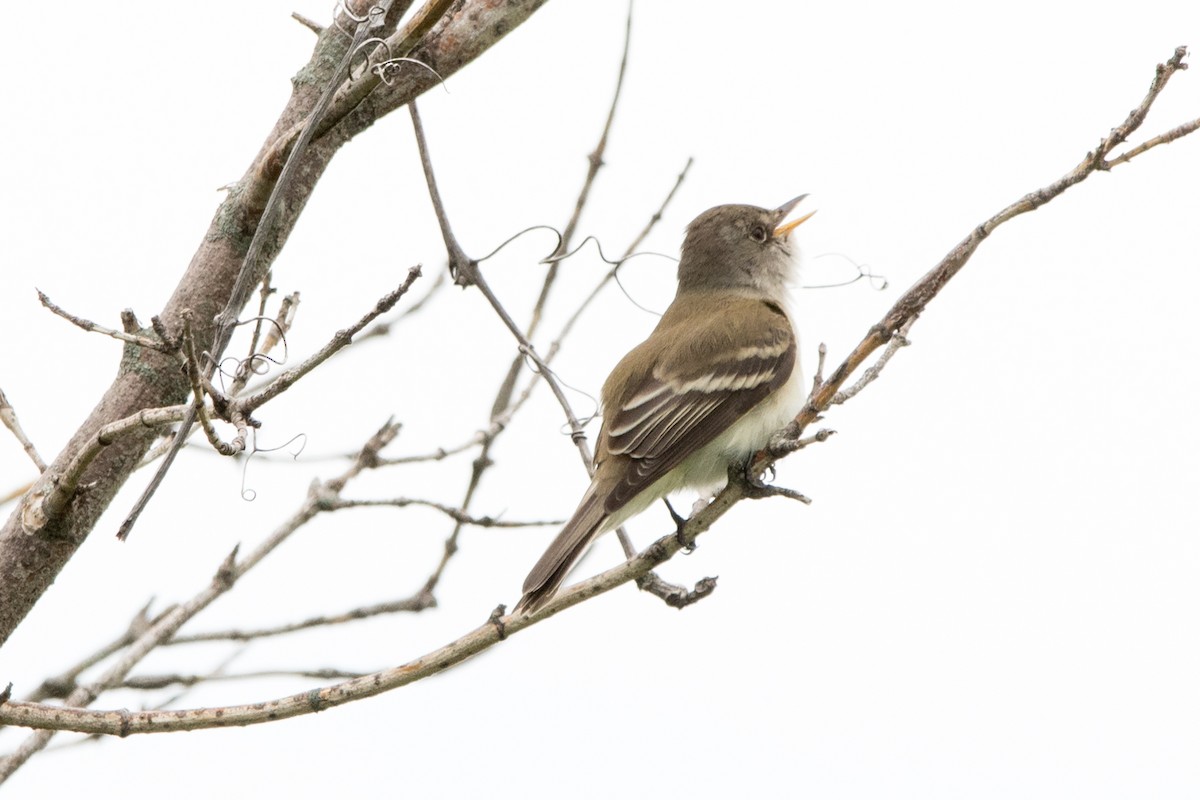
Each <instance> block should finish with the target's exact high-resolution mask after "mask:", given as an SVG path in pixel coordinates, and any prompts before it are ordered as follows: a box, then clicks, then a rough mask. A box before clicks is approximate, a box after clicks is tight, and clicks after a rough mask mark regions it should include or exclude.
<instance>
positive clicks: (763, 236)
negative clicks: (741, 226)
mask: <svg viewBox="0 0 1200 800" xmlns="http://www.w3.org/2000/svg"><path fill="white" fill-rule="evenodd" d="M750 238H751V239H753V240H754V241H756V242H759V243H760V244H761V243H762V242H765V241H766V240H767V229H766V227H764V226H762V225H755V226H754V227H753V228H751V229H750Z"/></svg>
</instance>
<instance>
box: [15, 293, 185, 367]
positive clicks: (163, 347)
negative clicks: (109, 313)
mask: <svg viewBox="0 0 1200 800" xmlns="http://www.w3.org/2000/svg"><path fill="white" fill-rule="evenodd" d="M38 300H40V301H41V303H42V305H43V306H45V307H46V308H48V309H49V310H50V311H52V312H54V313H55V314H57V315H58V316H60V317H62V318H63V319H65V320H66V321H67V322H70V323H71V324H72V325H75V326H76V327H78V328H82V329H83V330H85V331H88V332H89V333H99V334H102V335H104V336H110V337H112V338H113V339H116V340H117V341H121V342H125V343H126V344H135V345H137V346H138V347H148V348H150V349H151V350H157V351H159V352H160V353H172V352H174V351H175V349H176V348H174V347H172V346H171V344H170V343H168V342H166V341H162V340H159V339H153V338H151V337H149V336H140V335H138V334H133V333H126V332H125V331H117V330H113V329H112V328H106V327H104V326H103V325H97V324H96V323H95V322H92V321H91V320H89V319H84V318H83V317H77V316H75V315H74V314H72V313H70V312H69V311H66V310H64V309H63V308H61V307H59V306H57V305H55V304H54V303H52V302H51V301H50V298H49V297H47V296H46V293H45V292H43V291H42V290H40V289H39V290H38Z"/></svg>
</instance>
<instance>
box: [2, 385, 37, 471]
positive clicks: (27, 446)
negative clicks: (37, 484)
mask: <svg viewBox="0 0 1200 800" xmlns="http://www.w3.org/2000/svg"><path fill="white" fill-rule="evenodd" d="M0 422H3V423H4V427H6V428H8V429H9V430H10V431H11V432H12V435H13V436H15V437H16V438H17V442H19V443H20V445H21V447H22V448H23V449H24V450H25V454H26V455H28V456H29V458H30V460H32V461H33V464H34V466H36V467H37V468H38V472H45V471H46V462H45V461H43V460H42V457H41V455H40V454H38V451H37V448H36V447H34V446H33V442H31V441H29V437H28V436H26V435H25V429H24V428H22V427H21V422H20V420H18V419H17V410H16V409H15V408H13V407H12V403H10V402H9V401H8V396H7V395H5V394H4V390H3V389H0Z"/></svg>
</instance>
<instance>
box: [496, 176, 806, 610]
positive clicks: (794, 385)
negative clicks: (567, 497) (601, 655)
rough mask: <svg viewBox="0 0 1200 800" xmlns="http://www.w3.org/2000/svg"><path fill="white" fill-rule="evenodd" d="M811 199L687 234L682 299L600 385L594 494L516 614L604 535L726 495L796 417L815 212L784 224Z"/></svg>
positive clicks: (730, 208) (738, 215)
mask: <svg viewBox="0 0 1200 800" xmlns="http://www.w3.org/2000/svg"><path fill="white" fill-rule="evenodd" d="M805 197H807V195H801V196H800V197H797V198H795V199H794V200H790V201H788V202H787V203H784V204H783V205H782V206H780V207H779V208H776V209H774V210H768V209H765V208H757V207H755V206H745V205H727V206H717V207H716V208H710V209H709V210H708V211H705V212H704V213H703V214H701V215H700V216H698V217H696V219H695V220H693V221H692V223H691V224H690V225H688V227H687V234H686V235H685V237H684V240H683V250H682V253H681V255H680V259H679V274H678V281H679V286H678V288H677V290H676V293H675V299H674V300H673V301H672V302H671V305H670V306H669V307H668V308H667V310H666V313H664V314H663V316H662V319H661V320H660V321H659V323H658V326H657V327H656V328H655V329H654V331H653V332H652V333H651V334H650V338H648V339H646V341H644V342H642V343H641V344H639V345H638V346H637V347H635V348H634V349H633V350H632V351H630V352H629V354H628V355H626V356H625V357H624V358H623V359H621V361H620V363H618V364H617V366H616V368H615V369H613V371H612V374H611V375H609V376H608V380H607V381H605V382H604V388H603V390H602V391H601V394H600V406H601V413H602V420H603V421H602V424H601V428H600V434H599V436H598V438H597V441H596V454H595V459H594V461H595V467H596V469H595V475H594V476H593V478H592V483H591V485H590V486H589V487H588V489H587V491H586V492H584V495H583V499H582V500H580V501H579V507H578V508H577V509H576V510H575V513H574V514H573V515H572V516H571V518H570V520H568V521H567V524H566V525H565V526H564V527H563V529H562V531H561V532H560V533H559V534H558V536H557V537H556V538H555V539H554V541H553V542H552V543H551V544H550V547H549V548H548V549H547V550H546V552H545V554H543V555H542V557H541V559H539V560H538V562H537V564H536V565H534V567H533V570H532V571H531V572H530V573H529V577H527V578H526V579H525V585H524V590H523V591H524V596H522V597H521V600H520V602H519V603H518V604H517V607H516V612H517V613H522V612H524V613H532V612H534V611H536V610H538V609H539V608H541V607H542V606H543V605H545V604H546V602H548V601H549V600H550V598H552V597H553V596H554V594H555V592H557V591H558V587H559V586H560V585H561V584H562V582H563V580H564V579H565V578H566V576H567V573H568V572H569V571H570V569H571V567H572V566H573V565H574V564H575V562H576V561H577V560H579V558H580V556H582V555H583V553H584V551H585V550H586V549H587V546H588V544H589V543H591V541H592V540H593V539H594V538H595V537H596V536H597V535H599V534H601V533H603V532H605V531H609V530H612V529H613V528H616V527H617V526H619V525H621V524H622V523H623V522H625V520H627V519H629V518H630V517H632V516H634V515H635V514H639V513H641V512H642V511H644V510H645V509H646V507H647V506H649V505H650V504H651V503H653V502H654V501H655V500H658V499H659V498H662V497H665V496H666V495H668V494H671V493H672V492H676V491H678V490H680V489H684V488H689V487H694V488H705V489H711V488H714V487H717V486H720V485H721V484H722V483H723V482H724V480H725V478H726V476H727V471H728V467H729V465H731V464H735V463H739V462H745V461H746V460H747V459H748V458H749V457H751V456H752V455H753V454H754V453H755V452H757V451H758V450H760V449H762V448H763V446H765V445H766V443H767V440H768V439H769V438H770V436H771V434H772V433H774V432H775V431H777V430H779V429H780V428H782V427H783V426H784V425H786V424H787V423H788V422H789V421H790V420H791V419H792V417H793V416H794V415H795V414H796V413H797V412H799V410H800V408H801V406H802V405H803V404H804V399H805V387H804V381H803V378H802V377H801V375H800V367H799V364H798V358H797V341H796V333H795V331H794V330H793V327H792V315H791V312H790V311H789V310H788V284H789V282H790V281H791V279H792V276H793V272H794V270H795V258H794V251H793V247H792V243H791V242H790V241H789V240H788V235H789V234H790V233H791V232H792V230H793V229H794V228H795V227H796V226H797V225H799V224H800V223H802V222H804V221H805V220H806V219H808V218H809V217H811V216H812V214H813V213H815V212H810V213H809V214H806V215H804V216H802V217H799V218H798V219H795V220H793V221H791V222H788V223H784V224H781V223H783V220H784V218H785V217H786V216H787V215H788V213H789V212H790V211H791V210H792V209H793V208H795V207H796V205H797V204H799V203H800V201H801V200H803V199H804V198H805Z"/></svg>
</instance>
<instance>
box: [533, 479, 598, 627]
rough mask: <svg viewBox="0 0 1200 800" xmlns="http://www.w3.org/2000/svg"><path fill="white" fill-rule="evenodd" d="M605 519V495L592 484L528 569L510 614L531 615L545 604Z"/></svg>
mask: <svg viewBox="0 0 1200 800" xmlns="http://www.w3.org/2000/svg"><path fill="white" fill-rule="evenodd" d="M607 520H608V514H606V513H605V511H604V498H603V497H600V496H598V494H597V492H596V485H595V484H594V483H593V484H592V485H591V486H590V487H588V490H587V492H586V493H585V494H584V496H583V499H582V500H580V501H579V508H577V509H575V513H574V514H573V515H572V516H571V519H569V520H568V521H567V524H566V525H564V526H563V529H562V531H560V532H559V534H558V536H556V537H555V538H554V541H553V542H551V543H550V546H549V547H548V548H546V552H545V553H543V554H542V557H541V558H539V559H538V562H537V563H536V564H534V565H533V569H532V570H530V571H529V576H528V577H527V578H525V585H524V586H523V587H521V588H522V591H523V592H524V594H523V595H522V596H521V601H520V602H519V603H517V607H516V609H515V610H514V612H513V613H517V614H521V613H525V614H532V613H533V612H535V611H537V610H538V609H539V608H541V607H542V606H544V605H545V604H546V603H548V602H549V601H550V598H552V597H554V594H555V592H557V591H558V587H559V586H561V585H562V582H563V581H564V580H565V579H566V577H567V573H568V572H570V571H571V567H573V566H575V562H576V561H578V560H579V559H580V557H581V556H582V555H583V551H584V550H586V549H587V546H588V545H589V544H591V541H592V539H594V538H596V535H597V534H598V533H600V532H601V531H602V530H603V529H604V523H605V522H606V521H607Z"/></svg>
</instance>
